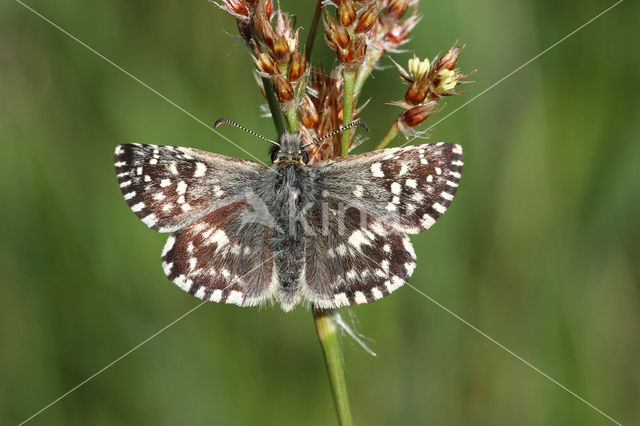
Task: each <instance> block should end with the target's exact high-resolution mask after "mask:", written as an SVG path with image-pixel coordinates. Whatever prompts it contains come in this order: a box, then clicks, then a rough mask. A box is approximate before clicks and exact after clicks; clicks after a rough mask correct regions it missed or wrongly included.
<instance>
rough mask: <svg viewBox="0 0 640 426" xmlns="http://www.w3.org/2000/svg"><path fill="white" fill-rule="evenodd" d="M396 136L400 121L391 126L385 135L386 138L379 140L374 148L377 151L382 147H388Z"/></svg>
mask: <svg viewBox="0 0 640 426" xmlns="http://www.w3.org/2000/svg"><path fill="white" fill-rule="evenodd" d="M396 136H398V122H397V121H396V122H395V123H393V126H391V128H390V129H389V131H388V132H387V134H386V135H384V138H382V140H381V141H380V142H378V145H376V147H375V148H373V150H374V151H375V150H378V149H382V148H384V147H386V146H387V145H389V142H391V141H392V140H394V139H395V138H396Z"/></svg>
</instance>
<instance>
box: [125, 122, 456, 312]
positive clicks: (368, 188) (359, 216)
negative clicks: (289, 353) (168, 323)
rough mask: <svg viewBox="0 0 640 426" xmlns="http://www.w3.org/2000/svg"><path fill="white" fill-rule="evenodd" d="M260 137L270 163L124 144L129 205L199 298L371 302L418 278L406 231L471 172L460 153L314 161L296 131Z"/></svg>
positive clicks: (422, 224) (405, 151) (440, 208)
mask: <svg viewBox="0 0 640 426" xmlns="http://www.w3.org/2000/svg"><path fill="white" fill-rule="evenodd" d="M221 123H227V124H232V125H234V126H236V127H240V128H242V129H244V130H246V131H249V130H247V129H245V128H243V127H242V126H240V125H238V124H236V123H234V122H232V121H230V120H226V119H222V120H218V122H216V126H217V125H219V124H221ZM356 124H359V125H362V124H363V123H361V122H354V123H352V125H356ZM345 129H346V128H341V129H339V130H338V131H337V132H339V131H343V130H345ZM249 132H250V133H252V134H254V135H257V134H255V133H253V132H251V131H249ZM337 132H333V133H331V134H329V135H325V137H323V138H320V139H318V140H316V141H314V142H313V143H317V142H318V141H320V140H323V139H326V138H328V137H330V136H333V135H334V134H337ZM257 136H259V135H257ZM260 137H261V136H260ZM262 138H263V139H266V140H268V141H269V142H271V143H272V144H273V149H272V151H271V160H272V165H271V166H265V165H263V164H260V163H257V162H253V161H248V160H243V159H238V158H233V157H228V156H225V155H219V154H213V153H209V152H206V151H201V150H198V149H193V148H182V147H176V146H158V145H146V144H136V143H134V144H124V145H118V146H117V147H116V150H115V160H114V164H115V168H116V174H117V178H118V183H119V185H120V189H121V191H122V194H123V196H124V199H125V200H126V201H127V204H128V205H129V207H130V208H131V210H132V211H133V212H134V213H135V214H136V215H137V216H138V217H139V218H140V219H141V220H142V222H144V224H145V225H147V226H148V227H149V228H151V229H154V230H156V231H158V232H162V233H170V234H171V235H170V236H169V237H168V239H167V241H166V244H165V246H164V249H163V251H162V267H163V269H164V272H165V274H166V276H167V277H168V278H169V279H170V280H171V281H173V282H174V283H175V284H177V285H178V286H179V287H180V288H181V289H183V290H184V291H187V292H188V293H189V294H191V295H194V296H196V297H198V298H200V299H202V300H208V301H213V302H220V303H230V304H236V305H239V306H254V305H258V304H262V303H264V302H267V301H275V302H277V303H279V304H280V305H281V307H282V309H283V310H284V311H290V310H291V309H292V308H293V307H294V306H296V305H297V304H298V303H301V302H302V303H306V304H308V305H311V306H312V307H314V308H318V309H330V308H338V307H342V306H347V305H355V304H361V303H369V302H373V301H375V300H378V299H380V298H382V297H384V296H386V295H388V294H390V293H392V292H393V291H395V290H396V289H398V288H399V287H400V286H402V285H403V284H404V283H405V282H407V281H408V280H409V278H410V277H411V275H412V273H413V271H414V268H415V265H416V254H415V251H414V249H413V246H412V245H411V241H410V240H409V236H408V234H417V233H419V232H422V231H424V230H426V229H429V228H430V227H431V226H432V225H433V224H434V223H435V222H436V221H437V220H438V219H439V218H440V217H441V216H442V215H443V214H444V212H445V210H446V209H447V207H449V204H450V203H451V201H452V199H453V197H454V195H455V193H456V190H457V188H458V184H459V182H460V177H461V175H460V174H461V171H462V164H463V156H462V148H461V147H460V146H459V145H457V144H451V143H436V144H425V145H416V146H407V147H400V148H389V149H382V150H378V151H373V152H368V153H365V154H358V155H350V156H346V157H337V158H332V159H328V160H322V161H318V162H316V163H314V164H310V161H309V158H310V155H309V153H308V151H307V146H308V145H311V144H303V140H302V136H301V134H300V133H299V132H295V133H289V132H285V133H283V134H282V135H281V136H280V137H279V139H278V141H277V142H275V141H271V140H269V139H267V138H264V137H262Z"/></svg>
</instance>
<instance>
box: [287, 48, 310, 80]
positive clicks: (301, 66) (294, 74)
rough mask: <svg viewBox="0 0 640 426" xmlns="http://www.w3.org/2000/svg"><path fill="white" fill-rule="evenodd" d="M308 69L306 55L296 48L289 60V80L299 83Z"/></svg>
mask: <svg viewBox="0 0 640 426" xmlns="http://www.w3.org/2000/svg"><path fill="white" fill-rule="evenodd" d="M306 70H307V60H306V59H305V57H304V55H303V54H301V53H300V52H298V51H297V50H294V51H293V53H292V54H291V62H289V81H290V82H292V83H297V82H298V81H299V80H300V78H302V76H303V75H304V73H305V71H306Z"/></svg>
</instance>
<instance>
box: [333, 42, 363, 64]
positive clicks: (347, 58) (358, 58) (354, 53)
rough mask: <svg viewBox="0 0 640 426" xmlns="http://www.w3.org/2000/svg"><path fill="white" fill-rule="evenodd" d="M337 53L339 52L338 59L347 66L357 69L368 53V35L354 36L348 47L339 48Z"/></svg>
mask: <svg viewBox="0 0 640 426" xmlns="http://www.w3.org/2000/svg"><path fill="white" fill-rule="evenodd" d="M336 53H337V54H338V60H339V61H340V63H342V65H344V67H345V68H347V69H349V70H355V69H356V68H358V67H359V66H360V65H361V64H362V62H364V58H365V55H366V54H367V40H366V37H365V36H364V35H361V34H358V35H356V36H354V37H353V38H352V39H351V43H349V45H348V46H347V47H346V49H340V48H338V50H337V51H336Z"/></svg>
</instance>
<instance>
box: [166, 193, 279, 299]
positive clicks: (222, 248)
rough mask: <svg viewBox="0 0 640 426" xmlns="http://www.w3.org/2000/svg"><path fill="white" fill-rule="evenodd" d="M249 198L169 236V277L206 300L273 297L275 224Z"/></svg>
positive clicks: (167, 260)
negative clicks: (254, 206) (272, 247)
mask: <svg viewBox="0 0 640 426" xmlns="http://www.w3.org/2000/svg"><path fill="white" fill-rule="evenodd" d="M250 204H251V203H250V200H247V199H242V200H236V201H234V202H232V203H230V204H228V205H226V206H224V207H221V208H220V209H217V210H214V211H213V212H211V213H209V214H207V215H206V216H204V217H203V218H201V219H200V220H199V221H197V222H195V223H193V224H191V225H189V226H187V227H186V228H184V229H181V230H179V231H177V232H175V233H173V234H172V235H171V236H169V238H168V239H167V242H166V244H165V247H164V250H163V252H162V267H163V269H164V272H165V274H166V275H167V277H168V278H169V279H170V280H171V281H173V282H174V283H176V284H177V285H178V286H179V287H180V288H182V289H183V290H184V291H187V292H189V294H191V295H194V296H196V297H198V298H200V299H202V300H209V301H213V302H220V303H231V304H236V305H239V306H253V305H257V304H259V303H261V302H263V301H265V300H267V299H270V298H271V294H272V291H273V289H272V288H271V286H270V284H271V282H272V280H273V254H272V250H271V247H270V239H271V236H272V229H273V228H272V227H271V226H269V224H268V223H263V221H262V220H261V219H260V218H259V217H256V214H257V213H258V212H256V211H254V210H253V209H252V208H251V205H250Z"/></svg>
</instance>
